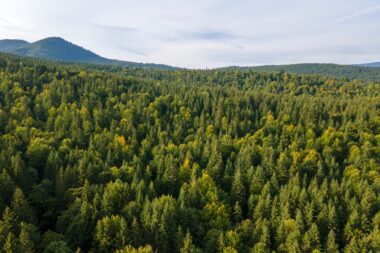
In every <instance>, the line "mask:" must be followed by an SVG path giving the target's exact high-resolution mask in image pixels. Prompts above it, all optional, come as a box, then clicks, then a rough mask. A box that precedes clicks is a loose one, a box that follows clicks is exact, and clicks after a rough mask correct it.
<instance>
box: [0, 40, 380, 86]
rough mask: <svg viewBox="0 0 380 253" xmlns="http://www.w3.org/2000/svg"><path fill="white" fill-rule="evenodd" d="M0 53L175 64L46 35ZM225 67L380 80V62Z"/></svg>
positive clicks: (4, 43)
mask: <svg viewBox="0 0 380 253" xmlns="http://www.w3.org/2000/svg"><path fill="white" fill-rule="evenodd" d="M0 52H5V53H10V54H15V55H19V56H28V57H35V58H42V59H48V60H55V61H63V62H76V63H88V64H101V65H116V66H121V67H148V68H158V69H177V68H176V67H172V66H168V65H163V64H151V63H148V64H146V63H137V62H129V61H119V60H112V59H108V58H105V57H102V56H100V55H98V54H96V53H94V52H92V51H90V50H87V49H85V48H83V47H80V46H78V45H75V44H73V43H71V42H69V41H67V40H65V39H63V38H60V37H49V38H45V39H42V40H39V41H36V42H33V43H29V42H27V41H25V40H11V39H4V40H0ZM226 68H231V69H233V68H239V69H247V70H254V71H265V72H273V71H286V72H290V73H296V74H318V75H324V76H329V77H336V78H342V77H343V78H350V79H369V80H380V62H374V63H367V64H356V65H338V64H330V63H329V64H327V63H302V64H290V65H266V66H247V67H240V66H236V67H234V66H233V67H226Z"/></svg>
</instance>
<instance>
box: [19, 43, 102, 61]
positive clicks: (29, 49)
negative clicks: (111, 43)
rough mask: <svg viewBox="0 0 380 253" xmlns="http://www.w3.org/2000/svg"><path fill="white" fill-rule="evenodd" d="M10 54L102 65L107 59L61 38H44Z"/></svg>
mask: <svg viewBox="0 0 380 253" xmlns="http://www.w3.org/2000/svg"><path fill="white" fill-rule="evenodd" d="M12 53H15V54H18V55H24V56H30V57H37V58H45V59H50V60H61V61H73V62H89V63H102V62H105V61H107V59H105V58H103V57H101V56H99V55H97V54H95V53H93V52H91V51H89V50H86V49H84V48H82V47H79V46H77V45H75V44H73V43H71V42H68V41H66V40H64V39H62V38H58V37H54V38H46V39H43V40H39V41H36V42H34V43H29V44H27V45H25V46H23V47H20V48H17V49H15V50H13V52H12Z"/></svg>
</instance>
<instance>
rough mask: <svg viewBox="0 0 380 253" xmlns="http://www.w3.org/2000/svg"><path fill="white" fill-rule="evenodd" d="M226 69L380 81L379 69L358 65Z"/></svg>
mask: <svg viewBox="0 0 380 253" xmlns="http://www.w3.org/2000/svg"><path fill="white" fill-rule="evenodd" d="M226 69H243V70H253V71H258V72H274V71H275V72H278V71H285V72H289V73H295V74H316V75H322V76H327V77H333V78H349V79H367V80H371V81H377V82H378V81H380V68H376V67H374V66H373V67H369V66H359V65H339V64H332V63H300V64H289V65H265V66H252V67H238V66H233V67H228V68H226Z"/></svg>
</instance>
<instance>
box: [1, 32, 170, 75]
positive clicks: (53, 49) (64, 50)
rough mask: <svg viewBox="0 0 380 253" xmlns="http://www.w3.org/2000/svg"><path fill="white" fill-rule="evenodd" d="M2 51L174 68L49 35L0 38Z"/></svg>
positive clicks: (43, 56) (76, 59)
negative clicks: (109, 55)
mask: <svg viewBox="0 0 380 253" xmlns="http://www.w3.org/2000/svg"><path fill="white" fill-rule="evenodd" d="M0 52H4V53H10V54H15V55H20V56H29V57H35V58H42V59H48V60H55V61H64V62H80V63H90V64H105V65H108V64H113V65H121V66H128V67H152V68H162V69H170V68H172V67H170V66H168V65H163V64H150V63H137V62H128V61H119V60H112V59H107V58H105V57H102V56H100V55H98V54H96V53H94V52H92V51H90V50H87V49H85V48H83V47H80V46H78V45H75V44H73V43H71V42H69V41H67V40H65V39H63V38H60V37H49V38H45V39H42V40H38V41H36V42H33V43H29V42H27V41H25V40H11V39H4V40H0Z"/></svg>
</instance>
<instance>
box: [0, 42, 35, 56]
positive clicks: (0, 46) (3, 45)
mask: <svg viewBox="0 0 380 253" xmlns="http://www.w3.org/2000/svg"><path fill="white" fill-rule="evenodd" d="M28 45H29V42H27V41H25V40H9V39H5V40H0V51H1V52H5V53H11V52H12V51H15V50H17V49H19V48H22V47H25V46H28Z"/></svg>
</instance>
